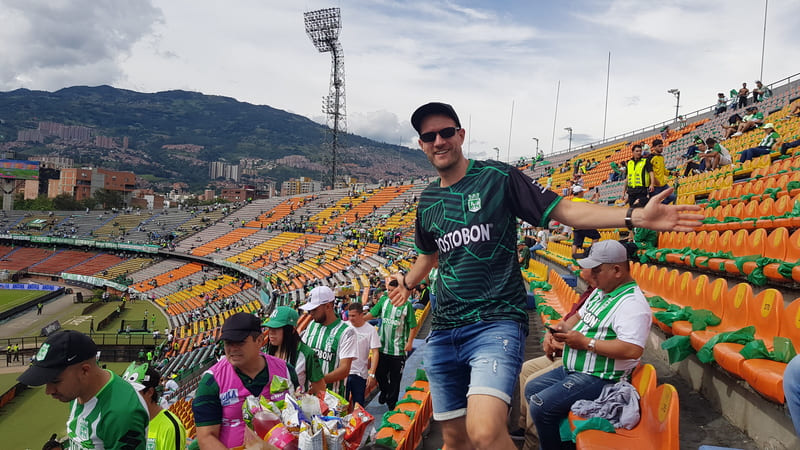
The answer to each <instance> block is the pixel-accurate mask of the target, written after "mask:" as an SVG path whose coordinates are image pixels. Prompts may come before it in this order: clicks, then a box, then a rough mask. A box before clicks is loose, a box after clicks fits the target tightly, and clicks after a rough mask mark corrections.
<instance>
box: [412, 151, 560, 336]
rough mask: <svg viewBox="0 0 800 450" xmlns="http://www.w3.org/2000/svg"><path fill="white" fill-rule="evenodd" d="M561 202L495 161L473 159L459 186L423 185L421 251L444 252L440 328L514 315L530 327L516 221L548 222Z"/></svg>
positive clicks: (438, 284)
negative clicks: (553, 210) (518, 258)
mask: <svg viewBox="0 0 800 450" xmlns="http://www.w3.org/2000/svg"><path fill="white" fill-rule="evenodd" d="M560 199H561V197H559V196H558V195H556V194H555V193H554V192H552V191H548V190H545V191H544V192H542V187H541V186H539V185H538V184H536V183H535V182H534V181H533V180H531V179H530V178H529V177H528V176H527V175H524V174H523V173H522V172H520V171H519V170H518V169H517V168H515V167H511V166H509V165H508V164H504V163H501V162H497V161H474V160H470V162H469V167H468V168H467V173H466V175H465V176H464V177H463V178H462V179H461V180H459V181H458V182H457V183H455V184H453V185H452V186H448V187H444V188H443V187H441V186H440V182H439V180H437V181H434V182H433V183H431V184H430V185H429V186H428V187H426V188H425V190H424V191H423V192H422V194H421V195H420V200H419V205H418V206H417V221H416V232H415V243H416V247H417V251H418V252H420V253H423V254H432V253H438V259H439V274H438V277H437V279H436V281H435V282H434V291H435V292H436V308H435V309H434V310H433V323H432V327H433V329H434V330H442V329H448V328H456V327H461V326H465V325H469V324H471V323H475V322H478V321H481V320H488V321H492V320H514V321H517V322H520V323H522V324H523V325H524V326H525V327H527V325H528V314H527V312H526V311H525V296H526V292H525V286H524V284H523V281H522V275H521V272H520V270H519V263H518V262H517V253H516V251H517V218H518V217H519V218H521V219H523V220H525V221H526V222H528V223H531V224H537V225H541V226H546V225H547V221H548V217H549V215H550V212H551V211H552V209H553V208H555V206H556V205H557V204H558V201H559V200H560Z"/></svg>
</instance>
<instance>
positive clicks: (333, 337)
mask: <svg viewBox="0 0 800 450" xmlns="http://www.w3.org/2000/svg"><path fill="white" fill-rule="evenodd" d="M303 342H305V343H306V345H308V346H309V347H311V349H312V350H314V352H315V353H316V354H317V358H319V361H320V363H321V365H322V373H323V374H329V373H331V372H333V371H334V370H335V369H336V368H337V367H339V361H340V360H342V359H345V358H353V359H355V358H356V357H357V356H358V354H357V352H356V335H355V330H353V329H352V328H351V327H350V326H349V325H348V324H346V323H345V322H342V321H341V320H339V319H336V320H334V321H333V322H332V323H331V324H330V325H322V324H319V323H317V322H313V321H312V322H311V323H310V324H309V325H308V328H306V331H305V332H304V333H303ZM345 378H346V377H345ZM328 389H330V390H332V391H334V392H336V393H338V394H339V395H342V396H344V393H345V383H344V380H341V381H337V382H334V383H328Z"/></svg>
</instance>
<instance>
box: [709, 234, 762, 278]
mask: <svg viewBox="0 0 800 450" xmlns="http://www.w3.org/2000/svg"><path fill="white" fill-rule="evenodd" d="M762 231H763V230H762ZM762 245H763V244H762ZM750 247H751V246H750V234H749V233H748V232H747V230H738V231H736V233H734V234H733V237H732V238H731V242H730V247H729V248H730V252H731V253H733V256H734V257H741V256H747V255H750V254H751V253H749V251H750ZM712 269H713V267H712ZM722 270H724V271H725V272H728V273H733V274H738V273H739V269H738V268H737V267H736V264H735V263H734V261H733V260H731V259H726V260H724V266H723V267H722Z"/></svg>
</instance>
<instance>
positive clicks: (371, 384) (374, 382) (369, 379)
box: [364, 375, 378, 396]
mask: <svg viewBox="0 0 800 450" xmlns="http://www.w3.org/2000/svg"><path fill="white" fill-rule="evenodd" d="M377 385H378V382H377V380H375V375H372V376H367V388H366V389H365V390H364V396H367V395H369V393H370V392H372V390H373V389H375V386H377Z"/></svg>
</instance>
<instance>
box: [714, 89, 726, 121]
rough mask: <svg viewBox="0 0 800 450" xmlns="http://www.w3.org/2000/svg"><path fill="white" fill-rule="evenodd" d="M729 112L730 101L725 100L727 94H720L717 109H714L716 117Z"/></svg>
mask: <svg viewBox="0 0 800 450" xmlns="http://www.w3.org/2000/svg"><path fill="white" fill-rule="evenodd" d="M727 110H728V100H727V99H726V98H725V94H723V93H722V92H719V93H718V94H717V107H716V108H714V115H715V116H718V115H720V114H722V113H724V112H725V111H727Z"/></svg>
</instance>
